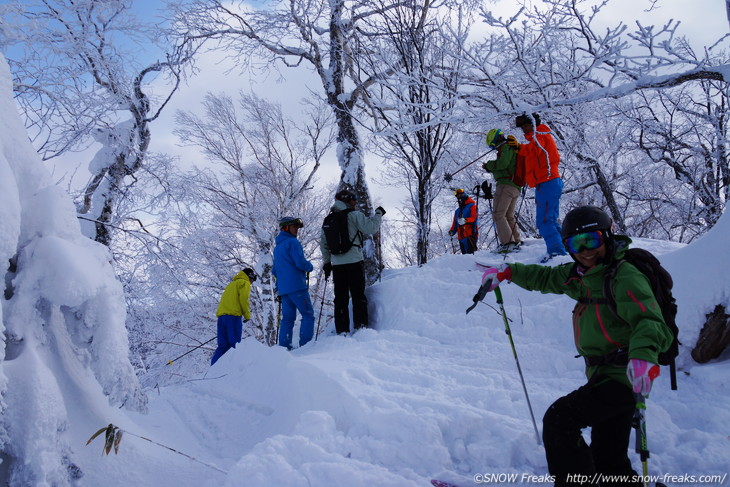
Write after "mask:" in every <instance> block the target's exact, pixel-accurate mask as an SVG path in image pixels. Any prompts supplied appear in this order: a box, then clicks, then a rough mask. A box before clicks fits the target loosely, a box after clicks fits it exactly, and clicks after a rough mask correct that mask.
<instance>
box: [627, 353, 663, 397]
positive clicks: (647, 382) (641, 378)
mask: <svg viewBox="0 0 730 487" xmlns="http://www.w3.org/2000/svg"><path fill="white" fill-rule="evenodd" d="M626 376H627V377H628V378H629V382H631V385H632V386H633V388H634V392H636V393H639V394H641V395H642V396H644V397H646V396H648V395H649V392H650V391H651V383H652V381H653V380H654V379H656V378H657V377H659V366H658V365H655V364H653V363H651V362H647V361H646V360H642V359H640V358H632V359H630V360H629V365H628V366H627V367H626Z"/></svg>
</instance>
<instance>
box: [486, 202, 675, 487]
mask: <svg viewBox="0 0 730 487" xmlns="http://www.w3.org/2000/svg"><path fill="white" fill-rule="evenodd" d="M612 226H613V222H612V220H611V218H610V217H609V216H608V215H607V214H606V213H605V212H604V211H603V210H601V209H600V208H597V207H595V206H582V207H579V208H575V209H573V210H571V211H570V212H569V213H568V214H567V215H566V216H565V220H564V221H563V225H562V230H561V234H562V237H563V242H564V243H565V246H566V248H567V249H568V251H569V253H570V256H571V257H572V258H573V260H574V261H575V262H574V263H573V264H563V265H559V266H556V267H550V266H543V265H539V264H532V265H527V264H520V263H510V264H508V265H507V266H505V267H502V268H496V267H491V268H489V269H487V270H486V271H485V272H484V275H483V277H482V285H483V286H485V285H486V286H487V290H488V291H493V290H494V289H495V288H496V287H497V286H498V285H499V283H500V282H501V281H504V280H507V281H511V282H513V283H515V284H517V285H518V286H520V287H522V288H524V289H527V290H530V291H540V292H542V293H552V294H566V295H567V296H569V297H571V298H573V299H575V300H576V301H577V303H576V305H575V308H574V309H573V330H574V332H573V334H574V337H575V345H576V348H577V350H578V353H579V354H580V356H582V357H583V359H584V361H585V366H586V369H585V371H586V378H587V383H586V384H585V385H583V386H581V387H579V388H578V389H577V390H575V391H573V392H571V393H569V394H568V395H566V396H563V397H561V398H560V399H558V400H557V401H555V402H554V403H553V404H552V405H551V406H550V407H549V408H548V410H547V411H546V412H545V416H544V418H543V433H542V435H543V441H544V444H545V455H546V457H547V464H548V471H549V472H550V474H551V475H552V476H554V477H555V485H556V486H557V487H563V486H568V485H576V486H577V485H580V484H579V483H578V480H577V479H576V477H575V475H576V474H580V475H586V476H587V477H585V478H599V479H601V485H630V486H637V487H638V486H640V485H642V482H641V481H640V480H639V479H641V477H639V476H637V474H636V472H635V471H634V470H633V469H632V467H631V461H630V460H629V457H628V454H627V451H628V447H629V438H630V435H631V427H632V418H633V416H634V411H635V408H636V399H635V394H640V395H641V396H643V397H647V396H648V395H649V392H650V391H651V386H652V381H653V380H654V379H655V378H656V377H658V376H659V366H658V365H656V364H657V363H658V362H659V359H658V355H659V353H660V352H663V351H666V350H667V349H668V348H669V346H670V345H671V343H672V340H673V335H672V332H671V330H670V329H669V328H668V327H667V325H666V324H665V322H664V318H663V315H662V310H661V309H660V307H659V304H658V303H657V300H656V297H655V296H654V293H653V291H652V288H651V285H650V283H649V279H648V278H647V277H646V275H645V274H643V273H642V272H641V271H640V270H639V269H637V268H636V267H635V266H634V265H632V264H630V263H629V262H627V261H623V262H621V259H622V257H623V255H624V253H625V252H626V250H627V249H628V247H629V244H630V243H631V239H629V238H628V237H626V236H623V235H614V234H613V231H612ZM616 266H617V267H616ZM614 271H615V275H614V279H613V281H612V283H611V284H612V285H613V288H614V294H615V300H616V315H614V312H612V311H611V308H610V307H609V304H608V302H607V299H605V297H603V296H604V281H605V279H606V278H607V276H610V275H611V274H610V272H614ZM588 427H590V428H591V444H590V446H588V445H587V444H586V442H585V441H584V439H583V436H582V433H581V430H582V429H583V428H588ZM598 474H600V476H599V477H596V475H598ZM612 475H616V476H622V475H626V476H629V477H626V478H633V479H634V481H627V482H621V483H620V484H613V483H607V479H609V477H608V476H612ZM632 476H633V477H632Z"/></svg>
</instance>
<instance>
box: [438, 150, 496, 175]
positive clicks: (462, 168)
mask: <svg viewBox="0 0 730 487" xmlns="http://www.w3.org/2000/svg"><path fill="white" fill-rule="evenodd" d="M491 152H494V149H492V150H489V151H487V152H485V153H484V154H482V155H481V156H479V157H477V158H476V159H474V160H473V161H471V162H470V163H469V164H467V165H466V166H463V167H461V168H460V169H458V170H457V171H456V172H455V173H453V174H449V173H446V174H444V180H445V181H446V182H447V183H449V182H451V180H452V179H454V176H456V175H457V174H459V173H460V172H461V171H463V170H464V169H466V168H467V167H469V166H471V165H472V164H474V163H475V162H477V161H478V160H479V159H481V158H482V157H484V156H486V155H488V154H489V153H491Z"/></svg>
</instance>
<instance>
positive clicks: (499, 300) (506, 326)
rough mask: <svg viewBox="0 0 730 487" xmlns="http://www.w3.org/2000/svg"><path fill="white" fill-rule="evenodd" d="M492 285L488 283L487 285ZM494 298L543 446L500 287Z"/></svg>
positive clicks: (533, 423) (540, 442)
mask: <svg viewBox="0 0 730 487" xmlns="http://www.w3.org/2000/svg"><path fill="white" fill-rule="evenodd" d="M489 284H490V283H489V282H487V285H489ZM494 296H495V297H496V298H497V304H498V305H499V309H500V310H501V312H502V319H503V320H504V331H505V333H507V336H508V337H509V343H510V345H511V346H512V354H513V355H514V356H515V363H516V364H517V372H519V374H520V380H521V381H522V390H523V391H525V399H527V407H528V409H529V410H530V417H531V418H532V427H533V428H535V439H536V440H537V444H538V445H541V444H542V441H541V440H540V433H538V432H537V423H535V415H534V414H533V412H532V404H531V403H530V396H529V395H528V394H527V386H526V385H525V377H524V376H523V375H522V367H520V359H519V358H517V349H516V348H515V342H514V340H513V339H512V330H510V327H509V320H508V319H507V313H506V312H505V311H504V300H503V299H502V291H500V290H499V288H498V287H496V288H494Z"/></svg>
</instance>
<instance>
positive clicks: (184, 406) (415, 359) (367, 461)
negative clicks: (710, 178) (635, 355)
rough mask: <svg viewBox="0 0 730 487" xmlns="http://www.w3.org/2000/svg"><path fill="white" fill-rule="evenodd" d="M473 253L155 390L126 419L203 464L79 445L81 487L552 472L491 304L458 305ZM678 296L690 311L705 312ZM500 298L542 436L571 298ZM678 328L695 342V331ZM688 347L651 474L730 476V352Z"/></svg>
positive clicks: (409, 271) (533, 252)
mask: <svg viewBox="0 0 730 487" xmlns="http://www.w3.org/2000/svg"><path fill="white" fill-rule="evenodd" d="M638 243H639V244H640V245H641V246H643V247H646V248H649V249H651V250H654V251H655V252H656V253H657V254H663V255H662V259H663V260H664V261H665V262H667V263H668V265H670V268H671V270H672V271H673V273H674V274H675V276H678V277H680V280H681V277H682V276H683V275H684V273H685V272H686V271H687V268H685V267H682V266H681V265H680V263H679V261H677V260H676V259H673V255H674V253H675V252H674V249H677V248H679V250H677V251H676V253H678V254H680V253H682V252H684V251H685V250H686V249H682V248H681V246H678V245H674V244H669V243H666V242H652V241H646V240H641V241H640V242H638ZM543 247H544V246H543V244H542V242H541V241H537V240H534V241H530V242H529V245H527V246H526V247H525V248H524V250H523V251H522V252H521V253H520V254H516V255H515V257H514V258H515V259H520V260H523V261H527V262H531V261H534V260H536V259H537V258H538V256H539V255H540V254H541V253H542V251H543ZM475 260H478V261H498V260H499V258H495V257H494V256H492V255H491V254H488V253H486V252H479V253H478V254H477V255H476V256H462V255H449V256H444V257H441V258H438V259H435V260H434V261H432V262H430V263H429V264H428V265H425V266H423V267H422V268H415V267H414V268H406V269H399V270H392V271H389V272H386V273H385V275H384V277H383V280H382V282H380V283H378V284H376V285H375V286H373V287H372V288H371V289H370V299H371V308H372V316H373V321H374V323H373V325H374V329H367V330H362V331H360V332H358V333H356V334H355V335H354V336H352V337H341V336H332V335H329V334H328V333H326V334H324V335H320V336H319V338H318V340H317V341H316V342H311V343H310V344H308V345H307V346H305V347H303V348H301V349H296V350H294V351H292V352H286V351H284V350H283V349H281V348H278V347H275V348H267V347H264V346H263V345H261V344H259V343H257V342H255V341H253V340H247V341H244V342H243V343H242V344H241V345H239V347H238V348H237V349H235V350H231V351H230V352H228V353H227V354H226V355H224V356H223V358H222V359H221V360H220V361H219V362H218V363H217V364H216V365H215V366H214V367H212V368H211V369H210V370H209V371H208V372H207V373H206V374H205V375H203V376H200V377H193V378H191V380H190V381H188V382H184V383H181V384H179V385H176V386H170V387H166V388H162V389H160V390H159V391H158V390H156V389H155V390H154V391H152V392H150V404H149V411H150V412H149V414H148V415H127V417H126V418H123V419H120V420H119V421H120V423H118V426H120V427H122V428H124V429H127V430H129V431H131V432H134V433H135V434H138V435H143V436H145V437H147V438H149V439H152V440H154V441H156V442H158V443H161V444H164V445H166V446H169V447H172V448H174V449H176V450H178V451H179V452H182V453H185V454H187V455H189V456H191V457H193V458H194V460H191V459H189V458H186V457H183V456H182V455H179V454H177V453H175V452H172V451H170V450H167V449H165V448H162V447H160V446H156V445H152V444H150V443H149V442H146V441H144V440H141V439H139V438H135V437H130V436H127V437H125V438H124V440H123V441H122V444H121V448H120V451H119V454H118V455H116V456H114V455H111V456H109V457H104V458H99V450H100V449H101V443H98V444H96V445H94V444H92V445H91V446H88V447H79V448H84V451H85V452H86V453H85V457H86V462H85V463H82V464H81V466H82V468H83V469H84V471H85V473H86V479H87V481H88V482H89V483H88V485H97V484H96V482H98V481H101V480H102V479H104V480H106V481H107V482H108V483H107V484H106V485H110V486H120V487H121V486H125V485H130V482H129V480H130V477H131V478H132V479H134V481H135V482H136V483H137V484H140V483H141V484H144V485H158V486H191V487H192V486H200V485H209V486H214V485H226V486H272V487H274V486H277V487H278V486H296V487H299V486H302V487H304V486H325V487H326V486H331V487H340V486H349V487H358V486H363V487H365V486H368V487H370V486H373V485H378V486H393V487H396V486H397V487H407V486H427V485H429V480H430V479H431V478H433V477H441V478H446V479H451V480H459V481H460V482H462V483H464V484H465V485H472V484H473V478H474V476H475V475H479V474H518V476H519V478H521V476H522V474H537V475H544V474H546V473H547V470H546V463H545V459H544V450H543V448H542V446H539V445H538V444H537V442H536V439H535V434H534V431H533V427H532V423H531V420H530V416H529V411H528V409H527V404H526V401H525V397H524V393H523V390H522V386H521V384H520V382H519V376H518V374H517V370H516V366H515V360H514V358H513V356H512V351H511V348H510V345H509V342H508V338H507V336H506V335H505V333H504V326H503V322H502V318H501V315H499V314H498V313H497V311H496V307H495V303H494V296H493V295H488V296H487V298H486V299H485V300H484V304H480V305H479V306H478V307H477V308H476V309H475V310H474V311H472V312H471V313H470V314H469V315H466V314H465V312H464V311H465V309H466V308H467V307H468V306H469V305H470V304H471V298H472V296H473V295H474V292H475V291H476V290H477V288H478V286H479V282H480V277H481V271H480V270H479V269H478V268H477V266H476V265H475ZM564 260H567V258H564ZM556 264H557V263H556ZM679 289H680V290H682V294H680V295H679V296H678V297H679V302H680V307H681V308H688V309H689V308H692V309H694V308H701V307H703V306H704V307H705V308H707V307H708V306H709V304H708V303H705V302H704V301H703V298H704V297H705V296H703V298H702V299H701V298H699V297H697V294H696V293H695V294H691V295H688V294H686V290H685V289H684V288H683V287H682V286H679ZM503 294H504V299H505V303H506V312H507V314H508V316H509V318H510V319H511V320H512V324H511V328H512V332H513V336H514V340H515V343H516V347H517V351H518V354H519V359H520V363H521V366H522V370H523V372H524V375H525V379H526V382H527V389H528V391H529V394H530V399H531V401H532V405H533V408H534V410H535V416H536V419H537V422H538V427H540V428H541V418H542V415H543V413H544V411H545V410H546V408H547V407H548V406H549V404H550V403H551V402H552V401H553V400H555V399H556V398H557V397H559V396H560V395H563V394H565V393H567V392H569V391H570V390H572V389H574V388H575V387H577V386H579V385H580V384H581V383H582V382H583V381H584V377H583V369H582V364H581V361H580V360H579V359H575V358H574V355H575V351H574V349H573V345H572V336H571V327H570V311H571V309H572V306H573V303H572V301H571V300H570V299H569V298H566V297H560V296H553V295H542V294H540V293H530V292H527V291H523V290H521V289H520V288H518V287H517V286H514V285H503ZM687 314H696V313H687ZM685 316H686V314H685ZM683 325H686V326H685V328H686V329H687V334H688V335H689V334H696V331H697V329H698V326H699V324H697V323H692V324H683ZM690 330H691V333H690ZM686 343H689V344H690V345H691V344H692V343H691V341H689V340H688V341H687V342H686ZM196 353H197V352H196ZM201 353H202V352H201ZM682 353H683V356H682V358H681V360H680V362H681V363H682V364H683V370H682V371H681V372H680V377H679V391H677V392H673V391H671V390H670V387H669V381H668V373H667V371H666V370H665V371H663V375H662V376H661V377H660V378H659V379H658V380H657V382H656V383H655V387H654V390H653V392H652V395H651V398H650V401H649V405H648V412H647V422H648V438H649V447H650V450H651V458H650V461H649V467H650V472H651V473H652V474H660V475H663V474H671V475H683V474H688V475H697V476H699V475H710V474H719V475H724V474H727V471H728V458H730V444H729V442H728V436H727V435H728V432H727V431H728V430H727V424H730V412H729V411H728V409H727V404H728V399H729V398H730V397H729V396H730V391H729V390H728V379H727V356H726V359H725V360H724V361H723V360H720V361H717V362H715V363H712V364H708V365H703V366H698V365H694V366H693V365H691V363H690V361H689V360H688V359H687V358H686V357H685V356H686V355H687V354H688V349H684V350H683V352H682ZM172 367H174V366H171V368H170V373H175V370H174V369H173V368H172ZM100 426H103V424H100V425H97V424H93V425H92V424H89V425H88V427H87V429H88V433H89V434H91V432H93V430H95V429H97V428H98V427H100ZM89 450H90V451H91V452H92V453H88V451H89ZM633 458H634V461H635V467H636V468H640V464H639V461H638V458H637V457H636V455H633ZM204 464H207V466H206V465H204ZM222 472H226V473H222ZM519 484H525V485H527V484H529V482H519V481H518V482H517V485H519Z"/></svg>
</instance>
